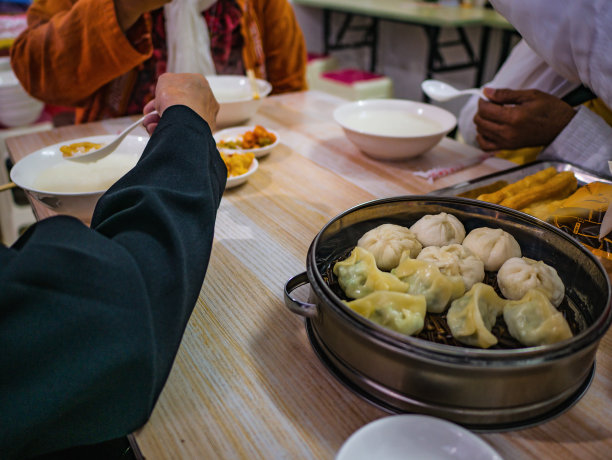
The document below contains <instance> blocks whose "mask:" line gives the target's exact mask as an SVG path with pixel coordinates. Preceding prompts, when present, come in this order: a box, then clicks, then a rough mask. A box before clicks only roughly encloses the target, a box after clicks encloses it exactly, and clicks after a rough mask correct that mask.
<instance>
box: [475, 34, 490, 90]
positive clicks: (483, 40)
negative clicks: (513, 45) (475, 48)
mask: <svg viewBox="0 0 612 460" xmlns="http://www.w3.org/2000/svg"><path fill="white" fill-rule="evenodd" d="M490 35H491V28H490V27H488V26H483V27H482V30H481V32H480V50H479V53H478V66H477V67H476V80H475V82H474V86H475V87H476V88H480V87H481V86H482V77H483V75H484V70H485V69H484V68H485V65H486V63H487V54H488V52H489V37H490Z"/></svg>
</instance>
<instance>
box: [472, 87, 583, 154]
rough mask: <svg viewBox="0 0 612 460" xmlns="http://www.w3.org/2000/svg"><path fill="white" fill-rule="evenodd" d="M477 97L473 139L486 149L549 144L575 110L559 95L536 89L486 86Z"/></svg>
mask: <svg viewBox="0 0 612 460" xmlns="http://www.w3.org/2000/svg"><path fill="white" fill-rule="evenodd" d="M484 94H485V96H487V97H488V98H489V101H486V100H484V99H480V100H479V101H478V112H477V113H476V115H475V116H474V123H475V124H476V131H477V132H478V135H477V136H476V141H477V142H478V144H479V145H480V148H481V149H483V150H485V151H492V150H501V149H518V148H522V147H536V146H541V145H548V144H550V143H551V142H552V141H553V140H554V139H555V137H557V135H558V134H559V133H560V132H561V131H562V130H563V128H565V126H567V124H568V123H569V122H570V120H571V119H572V117H573V116H574V115H575V114H576V112H575V111H574V109H573V108H572V107H571V106H570V105H569V104H566V103H565V102H563V101H562V100H561V99H559V98H557V97H555V96H551V95H550V94H547V93H543V92H542V91H538V90H536V89H528V90H511V89H492V88H485V89H484Z"/></svg>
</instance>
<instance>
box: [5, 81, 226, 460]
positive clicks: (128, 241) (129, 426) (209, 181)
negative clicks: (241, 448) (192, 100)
mask: <svg viewBox="0 0 612 460" xmlns="http://www.w3.org/2000/svg"><path fill="white" fill-rule="evenodd" d="M200 78H202V77H201V76H200ZM202 80H203V78H202ZM158 87H159V82H158ZM211 94H212V93H211ZM159 98H160V94H159V91H158V94H157V97H156V100H159ZM213 100H214V99H213ZM215 104H216V102H215ZM217 107H218V106H217ZM156 108H158V110H159V111H160V112H163V115H162V118H161V120H160V121H159V125H158V126H157V128H156V129H155V131H154V133H153V136H152V137H151V140H150V141H149V143H148V144H147V147H146V149H145V151H144V153H143V155H142V158H141V160H140V161H139V163H138V164H137V166H136V167H135V168H134V169H132V171H130V172H129V173H127V174H126V175H125V176H124V177H123V178H122V179H120V180H119V181H118V182H117V183H116V184H115V185H113V186H112V187H111V188H110V189H109V191H108V192H107V193H106V194H104V195H103V196H102V197H101V198H100V200H99V202H98V204H97V206H96V209H95V212H94V215H93V219H92V223H91V228H87V227H86V226H84V225H83V224H82V223H81V222H79V221H78V220H76V219H74V218H71V217H65V216H58V217H54V218H50V219H46V220H43V221H41V222H39V223H37V224H36V225H34V226H33V227H31V228H30V229H29V230H28V231H27V232H26V234H25V235H24V236H23V237H22V238H20V239H19V240H18V241H17V243H16V244H15V245H14V246H13V247H11V248H6V247H0V292H1V293H2V295H1V296H0V349H1V350H2V353H0V388H1V391H0V413H1V414H2V416H1V417H0V452H2V458H14V457H15V458H25V457H28V456H31V455H35V454H40V453H44V452H50V451H54V450H59V449H62V448H66V447H70V446H75V445H83V444H92V443H97V442H101V441H104V440H108V439H113V438H117V437H119V436H123V435H125V434H127V433H129V432H131V431H133V430H134V429H136V428H138V427H140V426H141V425H142V424H144V423H145V422H146V420H147V419H148V417H149V415H150V413H151V411H152V409H153V406H154V404H155V402H156V400H157V397H158V395H159V393H160V392H161V389H162V387H163V385H164V383H165V381H166V378H167V376H168V373H169V371H170V368H171V366H172V362H173V359H174V356H175V354H176V352H177V350H178V347H179V344H180V341H181V337H182V334H183V331H184V328H185V326H186V324H187V321H188V319H189V316H190V314H191V311H192V309H193V306H194V304H195V302H196V299H197V296H198V294H199V291H200V289H201V285H202V280H203V278H204V273H205V271H206V267H207V264H208V260H209V257H210V251H211V246H212V240H213V231H214V223H215V214H216V210H217V207H218V206H219V202H220V200H221V196H222V193H223V190H224V187H225V181H226V175H227V170H226V168H225V165H224V164H223V161H222V160H221V158H220V156H219V154H218V152H217V149H216V145H215V141H214V139H213V137H212V134H211V131H210V129H209V127H208V125H207V124H206V123H205V122H204V121H203V120H202V118H201V117H200V116H198V114H197V113H196V112H194V111H192V110H191V109H189V108H187V107H184V106H177V105H175V106H171V107H170V108H168V109H166V110H165V111H163V110H162V109H161V108H159V107H156ZM207 119H214V115H213V116H212V118H210V117H209V118H207Z"/></svg>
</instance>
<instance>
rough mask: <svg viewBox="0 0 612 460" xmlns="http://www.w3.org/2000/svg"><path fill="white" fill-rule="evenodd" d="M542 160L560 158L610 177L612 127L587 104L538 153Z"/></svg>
mask: <svg viewBox="0 0 612 460" xmlns="http://www.w3.org/2000/svg"><path fill="white" fill-rule="evenodd" d="M538 159H541V160H547V159H551V160H561V161H568V162H571V163H574V164H575V165H578V166H582V167H583V168H587V169H590V170H592V171H594V172H597V173H599V174H603V175H604V176H606V177H610V168H609V166H608V161H612V126H610V125H608V124H607V123H606V122H605V120H604V119H603V118H601V117H600V116H598V115H597V114H596V113H594V112H592V111H591V110H589V109H588V108H586V107H579V108H578V111H577V113H576V115H575V116H574V117H573V118H572V120H571V121H570V122H569V124H568V125H567V126H566V127H565V129H564V130H563V131H561V133H560V134H559V135H558V136H557V137H556V138H555V140H554V141H553V142H552V143H551V144H550V145H549V146H548V147H547V148H546V149H544V150H543V151H542V153H541V154H540V155H539V156H538Z"/></svg>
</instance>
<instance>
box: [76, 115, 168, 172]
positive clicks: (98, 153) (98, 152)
mask: <svg viewBox="0 0 612 460" xmlns="http://www.w3.org/2000/svg"><path fill="white" fill-rule="evenodd" d="M156 113H157V111H155V110H154V111H153V112H151V113H148V114H147V115H145V116H144V117H142V118H140V119H139V120H137V121H135V122H134V123H132V124H131V125H130V126H128V127H127V128H125V129H124V130H123V131H121V132H120V133H119V134H118V135H117V137H116V138H115V139H114V140H113V141H112V142H109V143H108V144H106V145H105V146H104V147H100V148H99V149H95V150H91V151H89V152H85V153H80V154H77V155H73V156H69V157H64V158H65V159H66V160H70V161H76V162H79V163H91V162H94V161H98V160H100V159H102V158H104V157H105V156H108V155H110V154H111V153H113V152H114V151H115V150H116V149H117V147H119V144H121V141H122V140H123V139H124V138H125V136H127V135H128V134H129V132H130V131H132V130H133V129H134V128H136V127H137V126H138V125H140V124H141V123H142V122H143V121H144V120H145V118H147V117H148V116H149V115H154V114H156Z"/></svg>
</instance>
